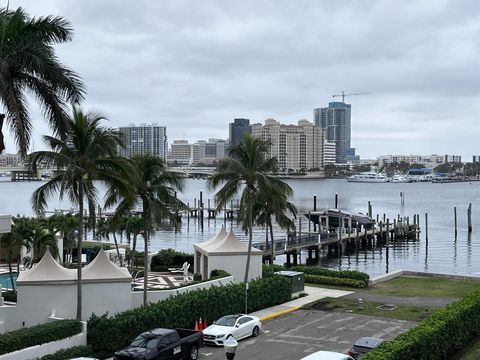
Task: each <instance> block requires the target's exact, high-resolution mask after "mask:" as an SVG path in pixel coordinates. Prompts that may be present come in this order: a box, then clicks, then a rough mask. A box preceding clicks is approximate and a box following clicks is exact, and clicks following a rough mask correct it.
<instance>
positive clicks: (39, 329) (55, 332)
mask: <svg viewBox="0 0 480 360" xmlns="http://www.w3.org/2000/svg"><path fill="white" fill-rule="evenodd" d="M81 331H82V326H81V324H80V322H79V321H77V320H59V321H54V322H51V323H47V324H41V325H36V326H32V327H28V328H23V329H19V330H14V331H11V332H8V333H5V334H2V335H0V355H2V354H7V353H10V352H12V351H17V350H21V349H25V348H27V347H30V346H35V345H40V344H44V343H48V342H50V341H55V340H60V339H65V338H68V337H70V336H73V335H76V334H78V333H80V332H81Z"/></svg>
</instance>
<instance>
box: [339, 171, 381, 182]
mask: <svg viewBox="0 0 480 360" xmlns="http://www.w3.org/2000/svg"><path fill="white" fill-rule="evenodd" d="M347 181H348V182H365V183H385V182H388V181H389V178H388V177H386V176H385V175H383V174H378V173H376V172H363V173H360V174H355V175H352V176H349V177H348V178H347Z"/></svg>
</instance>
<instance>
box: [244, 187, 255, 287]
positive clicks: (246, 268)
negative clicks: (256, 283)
mask: <svg viewBox="0 0 480 360" xmlns="http://www.w3.org/2000/svg"><path fill="white" fill-rule="evenodd" d="M248 195H249V196H248V253H247V265H246V266H245V278H244V279H243V281H244V282H248V273H249V272H250V255H251V254H252V241H253V234H252V231H253V221H252V220H253V219H252V197H251V191H249V194H248Z"/></svg>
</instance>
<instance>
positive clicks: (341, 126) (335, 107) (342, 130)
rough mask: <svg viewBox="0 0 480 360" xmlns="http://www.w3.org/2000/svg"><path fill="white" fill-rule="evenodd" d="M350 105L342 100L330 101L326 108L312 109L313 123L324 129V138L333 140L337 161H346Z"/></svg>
mask: <svg viewBox="0 0 480 360" xmlns="http://www.w3.org/2000/svg"><path fill="white" fill-rule="evenodd" d="M351 112H352V106H351V105H350V104H345V103H344V102H331V103H329V104H328V107H326V108H317V109H314V110H313V118H314V122H315V125H319V126H320V127H321V128H322V129H324V130H325V138H326V140H327V141H329V142H335V145H336V158H337V161H336V162H337V163H346V162H347V161H348V156H349V152H350V142H351Z"/></svg>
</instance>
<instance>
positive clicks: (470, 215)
mask: <svg viewBox="0 0 480 360" xmlns="http://www.w3.org/2000/svg"><path fill="white" fill-rule="evenodd" d="M467 217H468V219H467V220H468V232H469V233H471V232H472V204H471V203H470V204H468V210H467Z"/></svg>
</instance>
